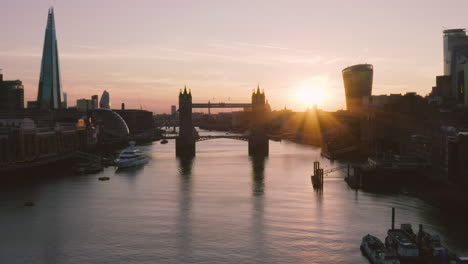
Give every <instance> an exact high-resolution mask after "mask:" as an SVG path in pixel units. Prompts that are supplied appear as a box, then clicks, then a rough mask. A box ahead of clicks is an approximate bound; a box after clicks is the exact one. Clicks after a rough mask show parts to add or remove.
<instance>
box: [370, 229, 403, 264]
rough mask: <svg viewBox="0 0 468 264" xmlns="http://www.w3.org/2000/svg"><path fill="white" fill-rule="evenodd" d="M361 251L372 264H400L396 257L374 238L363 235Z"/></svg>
mask: <svg viewBox="0 0 468 264" xmlns="http://www.w3.org/2000/svg"><path fill="white" fill-rule="evenodd" d="M361 250H362V252H363V253H364V255H365V256H366V257H367V258H368V259H369V261H370V262H371V263H372V264H400V261H399V260H398V258H397V256H396V255H395V254H393V253H392V252H391V251H389V250H387V249H386V248H385V246H384V244H383V243H382V241H380V239H378V238H377V237H375V236H372V235H369V234H368V235H365V236H364V237H363V238H362V242H361Z"/></svg>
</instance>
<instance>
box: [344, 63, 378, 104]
mask: <svg viewBox="0 0 468 264" xmlns="http://www.w3.org/2000/svg"><path fill="white" fill-rule="evenodd" d="M373 72H374V69H373V66H372V65H371V64H358V65H353V66H350V67H347V68H345V69H343V71H342V74H343V82H344V88H345V94H346V109H347V110H348V111H350V112H359V111H360V110H361V106H362V98H363V97H364V96H370V95H371V94H372V78H373Z"/></svg>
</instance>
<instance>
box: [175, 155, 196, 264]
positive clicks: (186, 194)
mask: <svg viewBox="0 0 468 264" xmlns="http://www.w3.org/2000/svg"><path fill="white" fill-rule="evenodd" d="M193 161H194V158H193V157H179V158H178V162H179V168H178V171H179V179H180V183H179V186H180V188H179V195H178V200H179V202H178V203H179V215H178V218H177V229H176V230H177V231H176V232H177V233H178V234H177V249H178V254H177V259H178V261H177V262H179V263H188V262H190V259H191V256H192V225H191V223H192V219H191V208H192V181H191V176H192V166H193Z"/></svg>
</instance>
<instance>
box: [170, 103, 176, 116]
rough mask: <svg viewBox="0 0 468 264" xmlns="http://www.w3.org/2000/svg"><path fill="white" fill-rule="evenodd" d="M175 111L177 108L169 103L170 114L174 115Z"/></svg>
mask: <svg viewBox="0 0 468 264" xmlns="http://www.w3.org/2000/svg"><path fill="white" fill-rule="evenodd" d="M176 113H177V108H176V106H175V105H171V115H172V116H175V115H176Z"/></svg>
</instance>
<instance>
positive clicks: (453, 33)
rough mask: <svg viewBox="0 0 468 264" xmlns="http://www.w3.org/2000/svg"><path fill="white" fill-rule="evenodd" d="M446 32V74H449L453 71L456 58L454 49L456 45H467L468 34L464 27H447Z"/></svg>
mask: <svg viewBox="0 0 468 264" xmlns="http://www.w3.org/2000/svg"><path fill="white" fill-rule="evenodd" d="M443 33H444V75H446V76H449V75H451V73H452V69H453V68H452V67H453V66H452V62H456V61H454V59H455V60H456V54H454V50H455V48H456V47H459V46H463V45H467V44H468V36H467V35H466V30H465V29H462V28H458V29H447V30H444V31H443Z"/></svg>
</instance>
